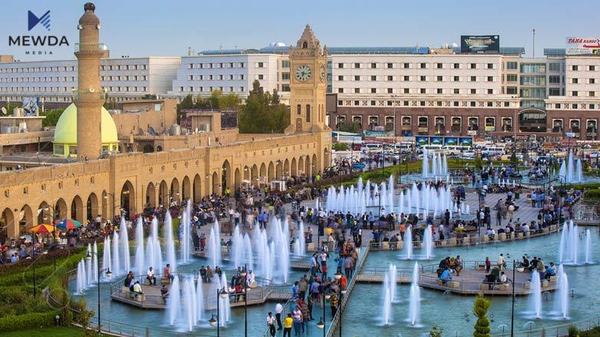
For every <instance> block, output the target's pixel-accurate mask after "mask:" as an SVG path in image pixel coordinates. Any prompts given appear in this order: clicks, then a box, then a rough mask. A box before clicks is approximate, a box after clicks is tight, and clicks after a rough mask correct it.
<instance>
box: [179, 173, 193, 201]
mask: <svg viewBox="0 0 600 337" xmlns="http://www.w3.org/2000/svg"><path fill="white" fill-rule="evenodd" d="M181 196H182V198H183V199H181V200H188V199H190V198H191V197H192V188H191V183H190V178H189V177H188V176H185V177H183V182H182V183H181Z"/></svg>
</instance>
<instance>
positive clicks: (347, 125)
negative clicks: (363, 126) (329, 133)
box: [337, 121, 360, 133]
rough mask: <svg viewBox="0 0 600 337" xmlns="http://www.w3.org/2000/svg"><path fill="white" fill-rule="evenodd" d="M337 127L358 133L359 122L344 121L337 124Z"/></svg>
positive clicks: (344, 130) (340, 129)
mask: <svg viewBox="0 0 600 337" xmlns="http://www.w3.org/2000/svg"><path fill="white" fill-rule="evenodd" d="M337 129H338V130H339V131H342V132H352V133H358V132H359V131H360V124H359V123H356V122H351V121H344V122H343V123H340V124H339V125H338V127H337Z"/></svg>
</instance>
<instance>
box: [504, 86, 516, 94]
mask: <svg viewBox="0 0 600 337" xmlns="http://www.w3.org/2000/svg"><path fill="white" fill-rule="evenodd" d="M506 94H507V95H516V94H517V87H506Z"/></svg>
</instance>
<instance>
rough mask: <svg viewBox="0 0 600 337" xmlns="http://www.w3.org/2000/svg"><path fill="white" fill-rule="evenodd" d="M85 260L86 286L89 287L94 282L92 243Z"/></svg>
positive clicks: (89, 245) (88, 247)
mask: <svg viewBox="0 0 600 337" xmlns="http://www.w3.org/2000/svg"><path fill="white" fill-rule="evenodd" d="M84 261H85V276H86V278H85V287H86V288H88V287H90V286H92V285H93V284H94V280H93V279H92V245H91V244H89V243H88V246H87V253H86V257H85V258H84Z"/></svg>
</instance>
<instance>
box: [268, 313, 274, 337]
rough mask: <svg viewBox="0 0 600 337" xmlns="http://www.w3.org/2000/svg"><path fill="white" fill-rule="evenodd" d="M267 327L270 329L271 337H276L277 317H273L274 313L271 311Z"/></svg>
mask: <svg viewBox="0 0 600 337" xmlns="http://www.w3.org/2000/svg"><path fill="white" fill-rule="evenodd" d="M267 327H268V328H269V334H270V335H271V337H275V317H273V313H272V312H270V311H269V314H268V315H267Z"/></svg>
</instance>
